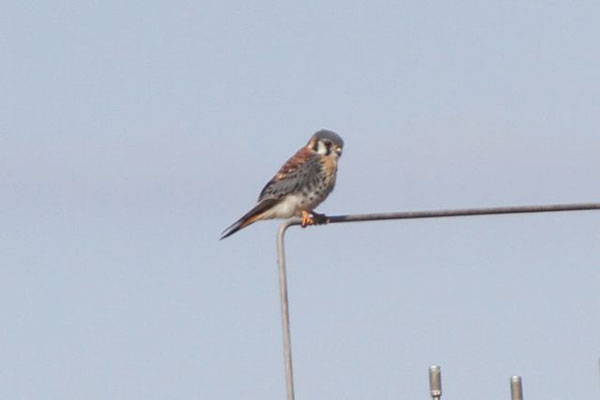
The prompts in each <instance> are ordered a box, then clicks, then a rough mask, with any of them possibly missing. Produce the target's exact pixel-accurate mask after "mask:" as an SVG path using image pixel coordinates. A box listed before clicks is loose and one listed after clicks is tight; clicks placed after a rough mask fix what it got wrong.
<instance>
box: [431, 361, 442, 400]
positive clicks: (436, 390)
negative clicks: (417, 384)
mask: <svg viewBox="0 0 600 400" xmlns="http://www.w3.org/2000/svg"><path fill="white" fill-rule="evenodd" d="M429 393H430V394H431V398H432V399H433V400H440V398H441V397H442V370H441V368H440V366H439V365H432V366H431V367H429Z"/></svg>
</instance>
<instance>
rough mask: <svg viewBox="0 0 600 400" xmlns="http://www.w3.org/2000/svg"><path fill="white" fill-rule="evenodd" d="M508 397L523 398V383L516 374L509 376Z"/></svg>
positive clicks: (515, 399)
mask: <svg viewBox="0 0 600 400" xmlns="http://www.w3.org/2000/svg"><path fill="white" fill-rule="evenodd" d="M510 398H511V399H512V400H523V384H522V382H521V377H520V376H518V375H515V376H511V377H510Z"/></svg>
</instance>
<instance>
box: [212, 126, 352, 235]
mask: <svg viewBox="0 0 600 400" xmlns="http://www.w3.org/2000/svg"><path fill="white" fill-rule="evenodd" d="M343 147H344V141H343V140H342V138H341V137H339V136H338V135H337V134H336V133H334V132H332V131H328V130H325V129H323V130H320V131H318V132H317V133H315V134H314V135H313V136H312V137H311V138H310V140H309V141H308V143H307V144H306V146H304V147H302V148H301V149H300V150H298V152H296V154H294V155H293V156H292V158H290V159H289V160H288V161H287V162H286V163H285V164H283V167H281V169H280V170H279V172H277V173H276V174H275V176H274V177H273V179H271V180H270V181H269V182H268V183H267V184H266V185H265V187H264V188H263V190H262V191H261V192H260V195H259V196H258V204H257V205H256V206H255V207H254V208H253V209H252V210H250V211H248V212H247V213H246V214H245V215H244V216H243V217H242V218H240V219H239V220H237V221H236V222H235V223H233V225H231V226H230V227H229V228H227V229H225V231H223V234H222V236H221V239H225V238H226V237H228V236H231V235H233V234H234V233H236V232H237V231H239V230H240V229H242V228H245V227H247V226H248V225H250V224H252V223H254V222H256V221H261V220H265V219H273V218H290V217H294V216H296V217H300V216H301V217H302V226H306V225H312V224H314V223H322V222H325V221H324V216H322V215H321V214H317V213H315V212H313V210H314V209H315V208H316V207H317V206H318V205H319V204H321V203H322V202H323V200H325V199H326V198H327V196H328V195H329V193H331V191H332V190H333V187H334V185H335V177H336V174H337V166H338V160H339V158H340V156H341V155H342V148H343Z"/></svg>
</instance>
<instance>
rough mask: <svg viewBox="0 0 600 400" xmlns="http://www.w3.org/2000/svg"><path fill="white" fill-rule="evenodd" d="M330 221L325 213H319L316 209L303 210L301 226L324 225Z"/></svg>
mask: <svg viewBox="0 0 600 400" xmlns="http://www.w3.org/2000/svg"><path fill="white" fill-rule="evenodd" d="M328 222H329V218H328V217H327V215H325V214H319V213H316V212H314V211H312V212H309V211H304V210H303V211H302V222H301V224H300V225H301V226H302V227H303V228H306V227H307V226H309V225H322V224H326V223H328Z"/></svg>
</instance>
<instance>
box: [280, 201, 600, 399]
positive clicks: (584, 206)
mask: <svg viewBox="0 0 600 400" xmlns="http://www.w3.org/2000/svg"><path fill="white" fill-rule="evenodd" d="M582 210H600V203H580V204H553V205H545V206H517V207H490V208H467V209H457V210H437V211H409V212H392V213H376V214H353V215H334V216H331V217H325V218H327V222H328V223H332V224H333V223H340V222H361V221H381V220H390V219H417V218H441V217H460V216H469V215H493V214H518V213H539V212H557V211H582ZM300 222H301V219H300V218H290V219H288V220H285V221H284V222H283V223H282V224H281V225H280V226H279V231H278V232H277V260H278V264H279V294H280V298H281V323H282V327H283V351H284V358H285V378H286V383H287V400H294V377H293V373H292V348H291V340H290V315H289V310H288V295H287V276H286V271H285V250H284V236H285V231H286V230H287V229H288V228H289V227H290V226H293V225H300ZM430 373H431V371H430ZM511 379H512V378H511ZM519 379H520V378H519ZM511 382H512V381H511ZM440 385H441V381H440ZM511 387H512V386H511ZM432 393H433V392H432ZM432 396H433V394H432ZM439 396H441V386H440V394H439ZM439 396H438V398H439ZM518 399H519V400H521V399H522V398H518Z"/></svg>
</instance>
